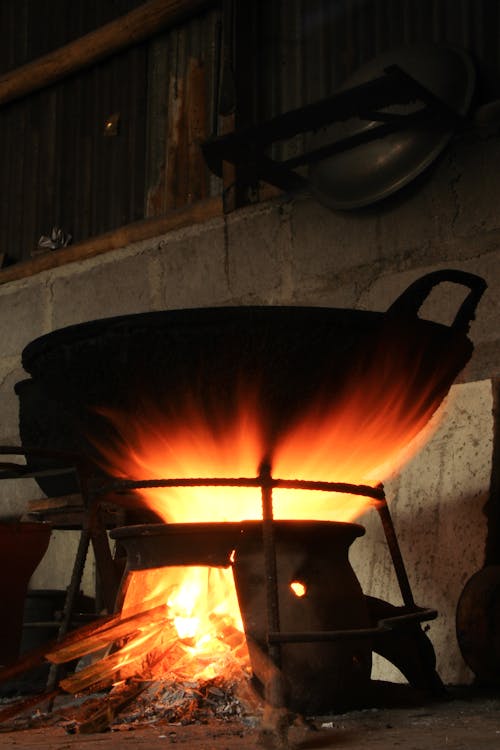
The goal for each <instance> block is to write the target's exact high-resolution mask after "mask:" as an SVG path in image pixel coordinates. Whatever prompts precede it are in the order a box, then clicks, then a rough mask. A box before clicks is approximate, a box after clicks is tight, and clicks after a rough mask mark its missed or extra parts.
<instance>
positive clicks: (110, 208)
mask: <svg viewBox="0 0 500 750" xmlns="http://www.w3.org/2000/svg"><path fill="white" fill-rule="evenodd" d="M138 4H139V3H138V2H137V0H134V1H132V0H120V2H113V3H101V2H98V1H95V0H94V1H92V0H90V1H89V0H78V2H76V1H75V2H65V1H64V0H57V1H56V0H50V1H49V2H43V3H39V2H33V1H32V0H8V2H5V0H4V1H3V2H2V4H1V7H2V12H3V14H4V15H3V18H2V19H1V22H2V28H3V29H9V33H8V39H9V42H10V43H9V45H8V47H9V50H8V51H6V50H4V52H3V58H2V72H5V71H6V70H8V69H11V68H15V67H18V66H19V65H21V64H23V63H24V62H27V61H30V60H32V59H36V58H37V57H39V56H40V55H43V54H44V53H46V52H48V51H50V50H52V49H57V48H58V47H60V46H62V45H63V44H65V43H66V42H67V41H70V40H71V39H74V38H76V37H79V36H81V35H82V34H85V33H86V32H88V31H90V30H92V29H94V28H97V27H98V26H99V25H101V24H103V23H105V22H107V21H108V20H111V19H112V18H113V17H115V16H117V15H120V14H122V13H125V12H127V11H128V10H130V9H131V8H133V7H135V6H136V5H138ZM8 13H10V17H8V18H6V17H5V16H6V15H8ZM146 61H147V48H146V46H145V45H139V46H137V47H135V48H133V49H131V50H129V51H126V52H124V53H122V54H118V55H116V56H114V57H113V58H112V59H110V60H109V61H106V62H105V63H102V64H100V65H97V66H94V67H93V68H91V69H89V70H86V71H84V72H82V73H78V74H77V75H74V76H72V77H70V78H68V79H67V80H65V81H63V82H61V83H59V84H56V85H53V86H51V87H49V88H47V89H45V90H43V91H40V92H38V93H36V94H33V95H32V96H30V97H27V98H25V99H22V100H20V101H18V102H14V103H12V104H10V105H6V106H4V107H2V108H1V109H0V134H1V149H0V159H1V169H0V191H1V194H2V201H1V208H0V251H1V252H3V253H6V254H8V255H9V256H10V257H12V258H14V259H24V258H29V257H30V255H31V253H32V252H33V251H34V250H35V249H36V247H37V243H38V240H39V237H40V235H42V234H44V235H48V234H50V231H51V228H52V227H53V226H54V225H58V226H61V227H62V228H63V229H64V230H65V231H66V232H68V233H71V235H72V236H73V239H74V241H79V240H83V239H86V238H88V237H90V236H92V235H95V234H98V233H100V232H103V231H105V230H107V229H110V228H111V227H116V226H119V225H120V224H123V223H126V222H129V221H132V220H134V219H138V218H141V217H142V216H143V204H144V142H145V120H146V118H145V109H146V107H145V102H146V80H147V78H146V76H147V68H146ZM116 112H119V113H120V124H119V132H118V135H117V136H116V137H107V136H105V135H104V126H105V122H106V120H107V118H108V117H109V116H110V115H112V114H113V113H116Z"/></svg>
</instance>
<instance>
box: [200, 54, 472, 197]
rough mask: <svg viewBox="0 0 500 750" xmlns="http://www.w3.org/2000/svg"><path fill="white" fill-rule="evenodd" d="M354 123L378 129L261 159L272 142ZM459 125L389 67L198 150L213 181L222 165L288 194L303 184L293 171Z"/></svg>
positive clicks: (420, 88)
mask: <svg viewBox="0 0 500 750" xmlns="http://www.w3.org/2000/svg"><path fill="white" fill-rule="evenodd" d="M414 102H420V103H421V105H422V106H421V107H420V108H419V109H417V110H416V111H412V112H409V113H407V114H399V113H393V112H384V111H383V110H384V109H385V108H387V107H390V106H394V105H408V104H411V103H414ZM355 117H356V118H359V119H361V120H365V121H367V122H373V121H376V122H378V123H379V124H378V125H375V126H373V127H371V128H365V129H363V130H362V131H361V132H359V133H357V134H355V135H352V136H350V137H348V138H341V139H339V140H335V141H333V142H332V143H330V144H328V145H326V146H322V147H321V148H316V149H313V150H310V151H307V152H305V153H303V154H300V155H299V156H296V157H294V158H291V159H287V160H284V161H277V160H275V159H273V158H271V157H270V156H269V155H268V154H267V153H266V151H267V150H268V149H269V148H270V147H271V146H272V145H273V144H274V143H277V142H278V141H283V140H287V139H290V138H293V137H294V136H296V135H299V134H303V133H307V132H314V131H317V130H319V129H320V128H323V127H326V126H328V125H332V124H333V123H338V122H343V121H346V120H349V119H351V118H355ZM463 120H464V118H463V117H462V115H460V114H458V113H457V112H455V111H454V110H453V109H452V108H450V107H449V106H448V105H447V104H446V103H445V102H443V101H442V100H441V99H439V98H438V97H436V96H435V95H434V94H433V93H432V92H431V91H429V90H428V89H427V88H425V87H424V86H422V84H420V83H419V82H418V81H417V80H415V79H414V78H413V77H412V76H410V75H408V73H405V71H404V70H402V69H401V68H400V67H399V66H398V65H391V66H390V67H388V68H386V69H385V71H384V74H383V75H381V76H380V77H378V78H374V79H373V80H371V81H368V82H367V83H363V84H360V85H359V86H355V87H353V88H351V89H346V90H345V91H341V92H339V93H336V94H334V95H333V96H330V97H327V98H326V99H322V100H320V101H319V102H314V103H313V104H308V105H306V106H304V107H300V108H298V109H294V110H291V111H290V112H286V113H284V114H282V115H278V116H277V117H274V118H273V119H271V120H268V121H267V122H264V123H262V124H260V125H255V126H251V127H245V128H241V129H240V130H236V131H234V132H232V133H229V134H227V135H220V136H214V137H212V138H210V139H209V140H207V141H205V142H204V143H203V144H202V146H201V148H202V151H203V155H204V157H205V160H206V162H207V165H208V167H209V169H210V170H211V171H212V172H213V173H214V174H216V175H218V176H219V177H222V174H223V163H224V162H228V163H230V164H233V165H235V166H236V167H242V168H244V170H245V175H246V179H247V180H248V183H249V186H255V185H257V184H258V182H259V181H260V180H262V181H264V182H267V183H270V184H271V185H274V186H275V187H277V188H279V189H281V190H284V191H286V192H288V191H296V190H301V189H305V188H307V187H308V185H309V181H308V180H307V179H306V178H305V177H304V176H303V175H301V174H299V173H298V172H296V171H295V170H296V169H297V168H299V167H301V166H304V165H308V164H313V163H315V162H317V161H320V160H322V159H325V158H327V157H329V156H332V155H333V154H336V153H339V152H341V151H346V150H348V149H352V148H355V147H356V146H358V145H360V144H362V143H368V142H370V141H373V140H375V139H377V138H382V137H384V136H386V135H389V134H390V133H394V132H397V131H400V130H402V129H405V128H422V129H434V128H438V129H442V128H443V127H448V128H449V127H450V126H451V127H453V128H456V127H457V126H459V125H460V124H461V123H462V122H463Z"/></svg>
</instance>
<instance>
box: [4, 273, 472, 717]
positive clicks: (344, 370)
mask: <svg viewBox="0 0 500 750" xmlns="http://www.w3.org/2000/svg"><path fill="white" fill-rule="evenodd" d="M443 281H448V282H454V283H457V284H460V285H464V286H466V287H467V288H468V289H469V293H468V295H467V297H466V299H465V300H464V302H463V303H462V305H461V307H460V309H459V310H458V312H457V314H456V317H455V320H454V322H453V324H452V325H451V326H444V325H441V324H437V323H434V322H431V321H426V320H421V319H420V318H419V317H418V311H419V309H420V307H421V305H422V303H423V302H424V300H425V299H426V297H427V296H428V294H429V293H430V291H431V290H432V289H433V288H434V287H435V286H436V285H437V284H439V283H441V282H443ZM485 286H486V285H485V282H484V281H483V279H480V278H479V277H477V276H474V275H472V274H468V273H465V272H463V271H455V270H443V271H437V272H434V273H431V274H428V275H427V276H424V277H423V278H421V279H419V280H417V281H416V282H415V283H414V284H412V285H411V286H410V287H409V288H408V289H407V290H406V291H405V292H404V293H403V294H402V295H401V296H400V297H399V298H398V299H397V300H396V301H395V302H394V303H393V304H392V305H391V307H390V308H389V310H388V311H387V312H386V313H385V314H383V313H374V312H366V311H359V310H336V309H326V308H301V307H283V308H278V307H267V308H266V307H240V308H211V309H198V310H178V311H166V312H163V313H149V314H145V315H137V316H136V315H131V316H125V317H122V318H113V319H110V320H101V321H94V322H91V323H86V324H81V325H77V326H72V327H70V328H67V329H63V330H61V331H55V332H54V333H51V334H48V335H47V336H43V337H41V338H40V339H37V340H36V341H34V342H32V343H31V344H30V345H29V346H28V347H26V349H25V351H24V352H23V364H24V367H25V369H26V370H27V371H28V372H29V373H30V374H31V379H28V380H24V381H22V382H20V383H18V384H17V386H16V391H17V393H18V395H19V399H20V431H21V437H22V441H23V444H25V445H28V444H29V445H31V446H33V445H51V447H53V448H58V447H64V448H65V449H68V448H71V449H72V450H75V451H77V452H79V453H82V454H84V455H85V456H86V457H87V461H88V468H89V472H90V473H91V474H92V473H94V474H95V481H92V482H91V483H90V484H89V487H90V495H89V500H90V502H93V501H97V500H98V499H99V496H102V495H103V494H104V495H105V494H106V493H107V492H114V493H115V495H114V497H115V499H118V502H119V497H120V493H122V492H125V493H126V492H128V493H129V498H130V493H132V497H135V498H137V505H138V506H139V505H140V497H139V495H138V494H134V493H136V492H137V491H139V492H142V491H143V490H146V489H147V490H149V489H152V488H154V487H157V488H159V487H168V488H171V489H172V488H182V487H183V488H187V487H194V486H197V487H207V486H212V487H247V488H248V487H254V488H258V489H260V491H261V495H262V516H261V520H260V521H245V522H237V523H233V522H231V523H223V524H220V523H208V524H206V525H204V524H202V523H200V522H199V521H200V519H196V518H193V521H194V523H191V524H190V525H186V524H176V523H173V524H159V525H153V526H151V525H149V524H146V525H144V524H141V526H139V527H131V526H129V527H125V528H122V529H118V530H115V531H114V532H113V536H115V538H116V539H117V540H119V541H120V542H121V543H122V544H123V545H124V546H125V547H126V548H127V552H128V563H127V565H128V570H129V572H130V571H133V570H134V569H142V568H144V567H148V566H170V565H185V566H189V565H200V564H201V565H206V566H221V567H227V566H229V565H232V567H233V572H234V577H235V582H236V588H237V594H238V599H239V603H240V607H241V613H242V617H243V622H244V627H245V632H246V635H247V639H248V645H249V651H250V656H251V660H252V667H253V670H254V672H255V674H256V676H257V677H258V678H259V679H260V680H261V682H262V684H263V685H264V689H265V694H266V698H267V700H268V701H269V702H270V703H271V705H274V706H278V707H280V706H288V707H291V708H293V709H294V710H300V711H302V712H305V713H310V712H320V711H322V710H329V709H331V708H332V707H333V706H336V707H339V705H341V703H342V702H343V701H345V702H347V703H349V701H350V699H351V697H352V696H353V695H357V694H359V693H361V692H363V690H364V688H365V686H366V685H367V684H368V682H369V674H370V665H371V652H372V648H373V650H376V651H378V652H379V653H381V654H382V655H385V656H387V657H388V658H390V660H392V661H393V662H394V663H395V664H396V666H398V667H399V668H400V669H401V671H402V672H403V673H404V674H406V675H407V676H409V679H410V681H412V682H413V683H414V684H416V685H417V686H419V687H422V686H424V687H427V688H430V689H439V688H440V687H441V682H440V680H439V677H438V676H437V674H436V672H435V669H434V653H433V650H432V646H431V645H430V642H429V641H428V639H427V637H426V636H425V634H424V633H423V632H422V631H421V629H420V623H421V622H422V621H424V620H428V619H431V618H432V617H434V616H435V615H436V613H435V612H434V610H427V609H422V608H420V607H417V606H416V604H415V602H414V600H413V596H412V593H411V589H410V585H409V582H408V577H407V575H406V571H405V568H404V564H403V560H402V557H401V553H400V550H399V547H398V543H397V540H396V536H395V533H394V528H393V526H392V521H391V518H390V514H389V509H388V507H387V503H386V502H385V496H384V492H383V488H382V486H380V485H378V486H373V485H374V484H375V482H374V483H373V484H366V483H365V484H362V485H359V484H358V485H356V484H352V483H349V482H347V483H344V484H339V483H338V482H332V481H323V480H324V479H325V477H321V476H319V477H317V480H318V481H315V480H314V478H311V477H307V478H305V479H293V478H291V476H293V475H291V476H290V475H289V477H288V478H287V477H285V478H283V479H275V478H274V477H273V476H272V474H271V466H272V465H274V464H275V459H276V458H277V461H278V465H279V459H280V455H279V453H280V449H281V448H282V445H283V443H286V440H287V437H288V436H289V435H290V433H291V432H293V430H294V429H295V428H296V425H297V423H298V422H299V421H300V419H301V416H302V415H303V413H304V410H305V411H306V412H307V413H308V418H310V417H311V415H312V416H316V417H317V418H318V419H319V420H320V421H321V419H323V421H324V415H327V416H328V419H329V420H330V421H331V422H333V423H334V426H335V424H336V422H335V420H336V418H337V417H339V415H342V416H343V417H345V415H346V414H348V419H347V420H345V422H343V421H342V420H339V425H340V426H342V425H343V424H344V423H345V424H346V425H348V429H347V432H346V434H345V435H343V434H342V429H340V427H339V430H338V432H339V435H338V436H337V438H338V439H337V443H336V447H337V448H338V452H336V451H335V450H334V451H332V453H331V457H330V459H331V460H330V472H331V471H332V470H338V466H339V465H341V462H339V455H341V454H342V450H343V449H344V447H345V444H346V443H347V444H348V448H352V449H353V453H354V455H355V456H356V450H357V455H358V458H359V457H360V456H361V458H363V453H364V452H366V451H365V448H366V449H371V448H373V446H375V448H377V447H380V446H379V444H380V445H381V446H382V447H383V449H382V450H379V451H378V453H377V451H375V454H376V455H375V457H374V459H373V465H368V464H367V465H366V466H364V467H363V470H361V469H359V473H360V476H361V481H363V480H364V476H365V475H366V476H370V472H372V473H373V471H374V470H375V469H376V468H377V467H378V466H379V464H380V462H381V461H384V460H390V459H391V458H392V454H393V453H396V452H397V450H399V449H401V448H402V447H404V445H405V444H406V443H407V442H409V441H410V440H411V439H412V438H413V437H415V435H416V434H418V433H419V432H420V430H421V429H422V428H423V426H424V425H425V424H426V423H427V421H428V420H429V418H430V416H431V415H432V414H433V412H434V411H435V409H436V408H437V406H438V405H439V404H440V403H441V401H442V399H443V398H444V396H445V395H446V394H447V392H448V390H449V388H450V386H451V384H452V383H453V381H454V379H455V377H456V375H457V374H458V372H459V371H460V370H461V369H462V368H463V367H464V365H465V364H466V362H467V361H468V359H469V358H470V356H471V353H472V344H471V342H470V341H469V339H468V338H467V331H468V326H469V322H470V320H471V319H472V318H473V317H474V311H475V308H476V305H477V303H478V301H479V299H480V297H481V295H482V293H483V292H484V289H485ZM248 392H251V393H252V394H253V401H252V402H251V403H253V404H254V406H255V409H254V411H257V412H258V422H259V425H258V426H259V429H260V442H259V441H258V442H257V443H256V445H257V453H258V455H256V457H255V458H256V460H255V463H254V466H259V469H258V476H256V477H249V478H248V477H247V478H245V477H241V476H240V477H236V478H231V477H230V476H229V477H228V476H225V477H224V476H217V475H211V476H205V475H204V473H200V470H199V469H198V468H197V467H196V466H193V467H192V470H191V471H189V472H188V473H189V474H190V475H191V476H187V477H186V476H180V477H179V475H176V474H175V471H174V470H173V469H170V468H169V467H168V466H167V469H169V471H170V478H169V477H168V476H167V478H164V477H163V476H162V475H161V474H159V475H158V474H157V475H156V478H151V479H150V478H148V479H146V480H138V479H137V478H136V477H137V470H135V465H133V466H134V470H133V471H131V470H130V469H129V468H127V466H125V468H123V466H119V468H118V471H116V467H115V466H113V461H111V465H110V461H109V460H105V459H104V458H103V456H106V457H107V459H109V455H107V454H109V452H111V453H112V454H113V455H114V456H118V461H120V460H121V457H122V456H123V452H124V450H125V446H126V445H127V439H124V436H123V435H121V434H120V430H119V427H120V424H122V425H123V424H124V425H128V424H131V425H133V429H132V449H131V451H130V453H131V455H133V456H137V455H139V453H140V451H138V446H137V445H134V444H133V438H134V436H135V433H134V430H135V422H136V421H137V420H140V419H141V418H142V416H143V413H144V412H145V410H146V408H145V403H148V404H151V402H153V403H154V404H155V405H156V407H157V409H158V411H159V413H161V415H162V420H163V421H162V423H161V434H163V435H167V436H168V437H170V436H171V435H174V434H175V433H176V430H178V427H179V423H181V424H184V423H187V424H186V427H187V431H188V432H193V431H194V432H196V427H197V426H199V423H197V422H196V420H195V422H194V423H193V424H194V426H193V425H192V424H190V423H189V418H190V416H191V417H192V416H193V415H195V417H196V418H199V417H200V415H201V416H202V421H201V424H202V425H203V430H202V432H203V433H204V435H205V437H206V434H208V441H207V444H208V445H215V446H217V445H218V444H220V443H221V442H222V443H223V442H224V437H225V425H227V424H231V423H232V422H234V420H235V418H236V417H237V416H238V414H239V405H240V400H241V396H242V393H243V394H245V393H248ZM148 408H149V407H148ZM308 410H309V411H308ZM110 414H111V415H115V417H116V415H118V418H115V421H113V418H112V419H111V420H110V419H109V415H110ZM381 415H382V416H381ZM377 420H378V421H377ZM313 425H314V421H313ZM374 425H380V430H382V429H383V430H384V431H385V432H389V433H391V430H392V432H393V433H394V434H392V433H391V434H390V435H389V438H387V439H386V442H385V443H384V441H382V440H381V439H380V430H379V429H378V428H375V427H374ZM205 428H206V429H205ZM157 431H158V430H157ZM305 434H306V435H309V436H310V443H309V444H308V447H309V445H310V447H311V448H312V447H313V443H314V442H315V440H316V437H317V436H316V431H315V430H314V428H313V429H312V430H310V431H309V432H308V431H307V430H306V431H305ZM318 439H319V440H321V438H318ZM142 442H143V441H142ZM198 442H202V441H198ZM139 443H141V439H139ZM110 446H111V449H110V448H109V447H110ZM122 446H123V450H122ZM227 448H228V446H226V449H227ZM229 449H230V450H229V453H231V450H232V449H233V446H232V445H230V446H229ZM169 450H170V447H169ZM226 452H227V450H226ZM292 454H293V452H292ZM172 455H173V456H174V458H175V451H174V453H173V454H172ZM293 455H295V454H293ZM30 460H32V459H30ZM33 460H34V459H33ZM252 460H253V459H252ZM142 465H144V463H143V457H142V456H140V455H139V460H138V463H137V466H142ZM292 466H293V463H292ZM37 468H39V466H38V464H37ZM293 470H294V469H293ZM354 470H356V465H354ZM363 471H364V472H365V473H364V474H363ZM172 476H173V477H177V478H172ZM118 477H129V479H119V478H118ZM192 477H198V478H192ZM339 478H340V479H341V478H342V477H339ZM349 478H350V477H349ZM38 481H39V484H40V486H41V487H42V489H44V490H45V491H46V492H47V494H49V495H57V494H66V493H68V492H71V491H74V489H76V488H74V487H71V486H69V485H68V484H67V483H66V479H65V478H63V479H59V478H56V480H55V481H54V479H53V478H51V479H44V478H41V479H39V480H38ZM275 488H279V489H283V488H285V489H291V490H299V491H300V490H306V489H307V490H317V491H318V493H317V494H321V493H328V492H336V493H350V494H354V495H359V496H363V497H365V498H368V501H369V502H371V503H372V504H373V505H374V506H375V508H376V509H377V511H378V512H379V515H380V517H381V520H382V523H383V526H384V531H385V534H386V538H387V542H388V545H389V550H390V553H391V556H392V560H393V563H394V566H395V570H396V574H397V577H398V582H399V585H400V588H401V593H402V596H403V601H404V607H402V608H395V607H392V605H389V604H387V603H385V602H378V601H377V600H372V599H371V598H370V597H366V596H364V595H363V592H362V591H361V589H360V586H359V583H358V581H357V579H356V577H355V575H354V572H353V571H352V568H351V567H350V564H349V561H348V548H349V546H350V544H351V543H352V542H353V541H354V539H355V538H356V536H359V535H361V534H362V533H364V530H363V529H362V528H361V527H359V526H357V525H356V524H352V523H344V524H339V523H336V522H325V521H316V520H302V521H294V520H293V519H292V518H288V517H287V518H286V519H285V520H282V519H280V520H276V519H275V514H274V509H273V490H274V489H275ZM233 551H234V556H233V555H232V554H231V553H232V552H233ZM292 583H294V584H297V585H298V586H297V588H295V589H291V588H290V585H291V584H292ZM301 587H302V588H301ZM297 591H299V592H302V593H303V596H301V595H298V594H297ZM400 625H401V626H402V627H401V628H400V627H399V626H400ZM393 634H394V637H393ZM389 635H390V636H391V637H390V638H389V637H388V636H389Z"/></svg>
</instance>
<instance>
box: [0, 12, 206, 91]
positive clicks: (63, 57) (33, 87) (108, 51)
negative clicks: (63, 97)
mask: <svg viewBox="0 0 500 750" xmlns="http://www.w3.org/2000/svg"><path fill="white" fill-rule="evenodd" d="M210 5H213V0H211V1H210V0H149V2H146V3H144V4H143V5H141V6H139V7H138V8H136V9H135V10H133V11H131V12H130V13H127V14H126V15H124V16H122V17H120V18H117V19H115V20H114V21H111V22H110V23H107V24H105V25H104V26H101V27H100V28H99V29H96V30H95V31H92V32H90V33H89V34H86V35H85V36H82V37H80V38H79V39H76V40H75V41H73V42H70V43H69V44H66V45H64V46H63V47H59V49H57V50H55V51H54V52H50V53H48V54H47V55H43V56H42V57H40V58H38V59H37V60H34V61H33V62H31V63H27V64H26V65H23V66H22V67H20V68H16V69H15V70H13V71H10V72H8V73H6V74H5V75H3V76H1V77H0V104H5V103H6V102H10V101H13V100H14V99H19V98H20V97H22V96H26V94H29V93H31V92H33V91H37V90H39V89H41V88H43V87H45V86H48V85H50V84H51V83H55V81H59V80H61V79H62V78H65V77H66V76H68V75H69V74H71V73H74V72H76V71H77V70H81V69H82V68H85V67H88V66H90V65H92V64H93V63H96V62H98V61H99V60H102V59H104V58H105V57H109V56H110V55H112V54H114V53H115V52H118V51H119V50H122V49H125V48H127V47H130V46H132V45H133V44H137V43H138V42H141V41H143V40H144V39H147V38H148V37H150V36H152V35H153V34H156V33H158V32H159V31H160V30H163V29H165V28H167V27H169V26H173V25H175V24H179V23H181V22H184V21H185V20H186V19H187V18H189V17H190V16H192V15H194V14H196V13H199V12H201V11H202V10H204V9H205V8H207V7H209V6H210Z"/></svg>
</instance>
